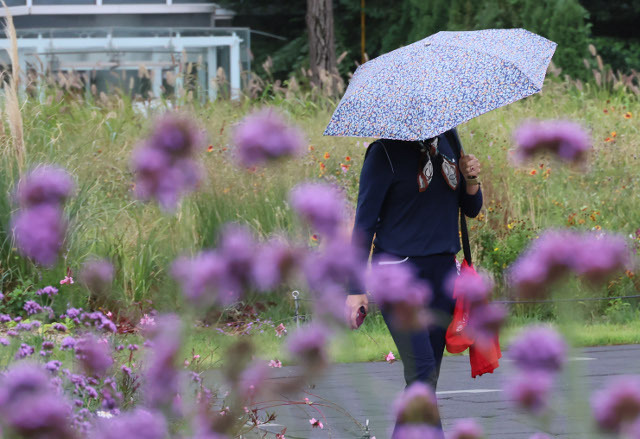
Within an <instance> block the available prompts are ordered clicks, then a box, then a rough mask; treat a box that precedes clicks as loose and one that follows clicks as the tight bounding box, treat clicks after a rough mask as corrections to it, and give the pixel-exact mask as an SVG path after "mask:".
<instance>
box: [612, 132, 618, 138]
mask: <svg viewBox="0 0 640 439" xmlns="http://www.w3.org/2000/svg"><path fill="white" fill-rule="evenodd" d="M617 135H618V133H617V132H615V131H611V137H613V138H614V139H615V137H616V136H617Z"/></svg>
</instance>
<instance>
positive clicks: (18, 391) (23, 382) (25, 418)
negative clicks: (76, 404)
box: [0, 364, 74, 438]
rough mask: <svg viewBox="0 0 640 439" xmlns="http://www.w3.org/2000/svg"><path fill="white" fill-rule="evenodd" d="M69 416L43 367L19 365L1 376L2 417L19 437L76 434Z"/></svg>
mask: <svg viewBox="0 0 640 439" xmlns="http://www.w3.org/2000/svg"><path fill="white" fill-rule="evenodd" d="M25 407H28V410H25ZM70 415H71V410H70V407H69V405H68V403H67V402H66V400H65V398H64V397H63V396H62V395H60V394H59V393H58V392H57V390H56V389H55V388H54V386H53V385H52V384H51V382H50V381H49V377H48V376H47V374H46V372H45V371H44V370H43V369H42V368H41V367H40V366H37V365H35V364H20V365H17V366H14V367H12V368H11V369H9V371H8V372H7V373H6V374H5V376H4V377H2V378H1V379H0V419H2V421H3V423H4V424H5V425H7V426H9V428H10V429H11V430H12V431H14V432H15V433H16V434H17V435H18V436H19V437H25V438H43V437H47V438H71V437H74V434H73V433H72V431H71V430H70V424H69V416H70Z"/></svg>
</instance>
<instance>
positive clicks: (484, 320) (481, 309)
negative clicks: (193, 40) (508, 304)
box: [465, 303, 507, 349]
mask: <svg viewBox="0 0 640 439" xmlns="http://www.w3.org/2000/svg"><path fill="white" fill-rule="evenodd" d="M506 317H507V310H506V308H505V307H504V305H501V304H498V303H489V304H486V305H478V306H475V307H473V308H471V310H470V311H469V322H468V324H467V327H466V329H465V330H466V331H468V332H469V334H470V335H471V336H472V337H473V338H474V339H475V343H476V344H477V347H479V348H480V349H482V347H483V346H490V344H491V343H493V342H494V340H495V339H496V337H498V335H499V334H500V329H501V328H502V325H503V324H504V321H505V319H506Z"/></svg>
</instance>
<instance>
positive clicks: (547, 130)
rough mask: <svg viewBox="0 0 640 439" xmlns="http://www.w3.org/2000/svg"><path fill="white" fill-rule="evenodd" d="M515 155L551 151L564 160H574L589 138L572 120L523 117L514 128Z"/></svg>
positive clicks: (522, 156) (524, 156)
mask: <svg viewBox="0 0 640 439" xmlns="http://www.w3.org/2000/svg"><path fill="white" fill-rule="evenodd" d="M513 138H514V141H515V143H516V145H517V149H516V159H517V160H518V161H524V160H526V159H528V158H530V157H532V156H533V155H535V154H537V153H540V152H551V153H553V154H555V155H557V156H558V157H560V158H561V159H563V160H565V161H571V162H577V161H580V160H582V159H583V158H584V156H585V153H586V152H587V151H588V150H589V149H590V148H591V138H590V136H589V134H588V133H587V132H586V131H585V129H584V128H583V127H582V126H581V125H580V124H578V123H576V122H571V121H566V120H546V121H527V122H524V123H523V124H522V125H520V126H519V127H518V128H517V129H516V130H515V132H514V135H513Z"/></svg>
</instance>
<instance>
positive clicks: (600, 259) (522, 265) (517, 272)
mask: <svg viewBox="0 0 640 439" xmlns="http://www.w3.org/2000/svg"><path fill="white" fill-rule="evenodd" d="M630 264H631V258H630V250H629V248H628V246H627V244H626V241H625V240H624V238H622V237H620V236H617V235H613V234H607V233H603V232H599V231H595V232H593V231H589V232H576V231H571V230H548V231H546V232H544V233H543V234H542V235H541V236H540V237H539V238H538V239H537V240H535V241H533V243H532V244H531V245H530V246H529V248H528V249H527V250H526V251H525V252H524V253H523V254H522V255H521V256H520V257H519V258H518V260H516V262H514V263H513V264H512V265H511V267H510V268H509V278H510V281H511V283H512V284H513V285H514V286H515V288H516V289H517V290H518V293H519V294H520V296H522V297H535V298H539V297H544V296H545V295H546V293H547V291H548V288H549V286H550V285H551V284H552V283H553V282H554V281H556V280H558V279H560V278H561V277H563V276H564V275H565V274H567V273H568V272H569V271H573V272H574V273H576V274H577V275H579V276H582V277H584V278H585V279H587V280H589V281H591V282H596V283H598V282H603V281H604V280H606V279H608V278H610V277H611V276H613V275H615V274H617V273H618V272H624V271H625V269H629V268H630Z"/></svg>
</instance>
